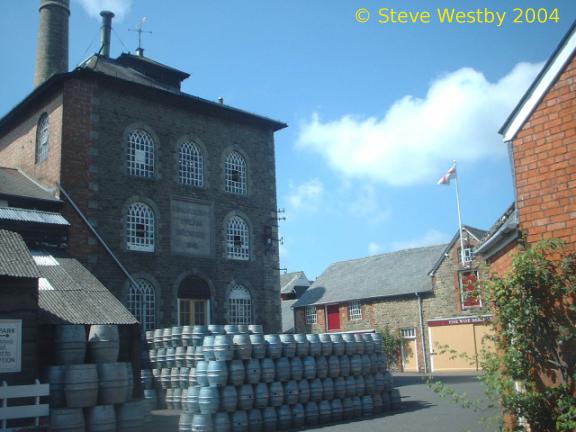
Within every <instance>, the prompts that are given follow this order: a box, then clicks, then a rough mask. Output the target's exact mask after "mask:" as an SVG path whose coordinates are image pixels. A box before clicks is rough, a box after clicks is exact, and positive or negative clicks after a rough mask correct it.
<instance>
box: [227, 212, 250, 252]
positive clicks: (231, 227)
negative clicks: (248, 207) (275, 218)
mask: <svg viewBox="0 0 576 432" xmlns="http://www.w3.org/2000/svg"><path fill="white" fill-rule="evenodd" d="M226 257H227V258H230V259H236V260H248V259H249V258H250V236H249V234H248V224H247V223H246V222H245V221H244V219H242V218H241V217H240V216H233V217H231V218H230V220H229V221H228V226H227V227H226Z"/></svg>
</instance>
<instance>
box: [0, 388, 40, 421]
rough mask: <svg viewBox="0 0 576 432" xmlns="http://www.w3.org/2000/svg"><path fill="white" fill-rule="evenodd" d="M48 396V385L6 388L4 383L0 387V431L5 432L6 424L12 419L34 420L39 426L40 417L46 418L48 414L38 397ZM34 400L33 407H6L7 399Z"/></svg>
mask: <svg viewBox="0 0 576 432" xmlns="http://www.w3.org/2000/svg"><path fill="white" fill-rule="evenodd" d="M49 394H50V384H40V381H38V380H36V384H31V385H19V386H8V385H7V384H6V382H5V381H3V382H2V386H0V421H1V422H2V428H1V429H0V431H2V432H5V431H7V430H8V429H7V428H6V422H7V421H8V420H12V419H25V418H35V419H36V420H35V422H36V423H35V424H36V426H38V425H39V424H40V417H46V416H48V415H49V413H50V409H49V406H48V404H47V403H46V404H41V403H40V397H41V396H48V395H49ZM32 397H33V398H35V399H34V405H21V406H11V407H9V406H8V399H15V398H32Z"/></svg>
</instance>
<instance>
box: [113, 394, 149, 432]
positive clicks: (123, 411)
mask: <svg viewBox="0 0 576 432" xmlns="http://www.w3.org/2000/svg"><path fill="white" fill-rule="evenodd" d="M144 414H145V405H144V404H143V401H142V400H136V401H131V402H126V403H124V404H121V405H118V406H117V408H116V421H117V424H118V432H140V431H142V429H143V428H144Z"/></svg>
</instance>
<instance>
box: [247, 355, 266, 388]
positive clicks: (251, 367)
mask: <svg viewBox="0 0 576 432" xmlns="http://www.w3.org/2000/svg"><path fill="white" fill-rule="evenodd" d="M245 367H246V382H247V383H248V384H258V383H259V382H260V376H261V375H262V370H261V369H260V361H258V360H257V359H250V360H247V361H246V362H245Z"/></svg>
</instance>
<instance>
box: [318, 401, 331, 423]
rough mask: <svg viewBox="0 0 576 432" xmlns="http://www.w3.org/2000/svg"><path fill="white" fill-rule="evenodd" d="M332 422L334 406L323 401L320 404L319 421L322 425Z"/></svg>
mask: <svg viewBox="0 0 576 432" xmlns="http://www.w3.org/2000/svg"><path fill="white" fill-rule="evenodd" d="M331 420H332V406H331V405H330V401H327V400H323V401H320V403H319V404H318V421H319V423H320V424H325V423H330V421H331Z"/></svg>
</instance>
